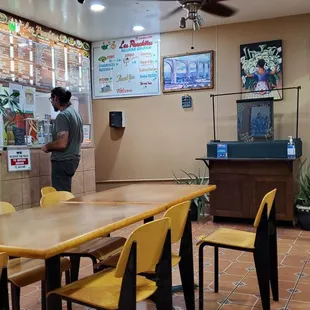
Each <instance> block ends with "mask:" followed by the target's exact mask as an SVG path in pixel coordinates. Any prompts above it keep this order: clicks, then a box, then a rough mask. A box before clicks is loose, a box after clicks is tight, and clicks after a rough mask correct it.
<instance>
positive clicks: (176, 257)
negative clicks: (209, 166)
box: [95, 201, 194, 305]
mask: <svg viewBox="0 0 310 310" xmlns="http://www.w3.org/2000/svg"><path fill="white" fill-rule="evenodd" d="M190 205H191V202H190V201H186V202H183V203H180V204H177V205H175V206H173V207H172V208H170V209H169V210H168V211H166V213H165V214H164V216H163V217H164V218H169V219H170V230H171V244H175V243H177V242H179V241H180V240H181V239H182V237H183V234H184V230H185V226H186V222H187V219H188V216H189V209H190ZM190 243H191V244H190V245H189V246H192V242H190ZM188 249H189V248H188V247H187V246H186V251H187V252H188ZM182 252H183V251H182V250H181V248H180V253H173V252H172V254H171V265H172V267H174V266H176V265H178V264H179V263H180V262H181V259H182V256H183V255H182V254H183V253H184V252H183V253H182ZM119 258H120V253H116V254H114V255H113V256H111V257H109V258H108V259H105V260H103V261H102V262H100V263H98V264H96V265H95V269H96V271H98V270H104V269H105V268H107V267H115V266H116V265H117V263H118V261H119ZM185 267H186V268H181V267H180V273H181V279H182V287H183V292H184V298H185V301H186V303H187V304H188V305H192V304H193V301H192V300H191V299H190V297H189V296H187V295H186V294H185V293H186V292H185V291H186V289H185V290H184V288H185V287H186V285H187V283H189V282H190V281H191V280H192V282H194V279H193V278H192V279H190V278H191V277H193V276H194V275H193V274H194V273H193V270H192V271H191V270H190V266H188V265H186V266H185ZM144 275H145V276H147V277H148V278H150V279H154V275H155V268H154V269H150V270H148V271H146V272H145V273H144ZM190 289H191V288H190Z"/></svg>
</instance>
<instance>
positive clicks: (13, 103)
mask: <svg viewBox="0 0 310 310" xmlns="http://www.w3.org/2000/svg"><path fill="white" fill-rule="evenodd" d="M19 96H20V93H19V92H18V91H14V92H13V93H12V94H9V93H8V91H7V90H6V89H4V94H0V115H4V116H5V115H7V113H6V108H9V109H10V110H11V111H12V112H13V113H19V114H21V113H22V110H21V109H20V107H19V104H18V102H17V99H18V97H19Z"/></svg>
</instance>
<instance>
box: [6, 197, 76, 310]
mask: <svg viewBox="0 0 310 310" xmlns="http://www.w3.org/2000/svg"><path fill="white" fill-rule="evenodd" d="M2 211H3V212H2ZM14 212H15V208H14V207H13V206H12V205H11V204H10V203H7V202H0V215H3V214H9V213H14ZM0 259H1V257H0ZM0 263H1V262H0ZM69 270H70V261H69V260H68V259H66V258H63V259H62V260H61V272H65V274H66V283H70V273H69ZM44 278H45V262H44V260H40V259H30V258H14V259H10V260H9V262H8V281H9V282H10V283H11V298H12V309H13V310H20V288H21V287H26V286H28V285H30V284H33V283H36V282H38V281H41V283H42V304H43V305H45V303H46V297H45V282H44ZM0 299H1V298H0ZM0 309H2V308H1V307H0ZM5 309H6V308H5ZM43 309H45V307H44V308H43ZM68 309H71V304H68Z"/></svg>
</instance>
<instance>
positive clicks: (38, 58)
mask: <svg viewBox="0 0 310 310" xmlns="http://www.w3.org/2000/svg"><path fill="white" fill-rule="evenodd" d="M34 60H35V67H34V82H35V85H37V86H39V87H40V88H45V89H52V88H53V73H52V72H53V67H52V48H51V47H50V46H49V45H46V44H41V43H34Z"/></svg>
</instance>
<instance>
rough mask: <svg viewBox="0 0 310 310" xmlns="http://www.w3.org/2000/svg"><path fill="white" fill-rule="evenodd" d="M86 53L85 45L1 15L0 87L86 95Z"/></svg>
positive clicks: (45, 29) (87, 71)
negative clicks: (18, 86) (61, 90)
mask: <svg viewBox="0 0 310 310" xmlns="http://www.w3.org/2000/svg"><path fill="white" fill-rule="evenodd" d="M89 53H90V45H89V43H88V42H83V41H82V40H79V39H75V38H72V37H70V36H68V35H65V34H62V33H59V32H57V31H53V30H51V29H48V28H45V27H43V26H40V25H37V24H35V23H33V22H30V21H27V20H24V19H21V18H19V17H15V16H11V15H10V14H9V13H6V12H3V11H0V83H1V82H15V83H16V82H17V83H19V84H23V85H29V86H33V87H36V88H37V89H38V90H50V89H52V88H53V87H56V86H61V87H66V88H67V89H69V90H71V91H75V92H84V91H88V90H89V86H88V85H85V83H87V84H89V69H90V64H89V62H90V60H89ZM84 75H86V76H84Z"/></svg>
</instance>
